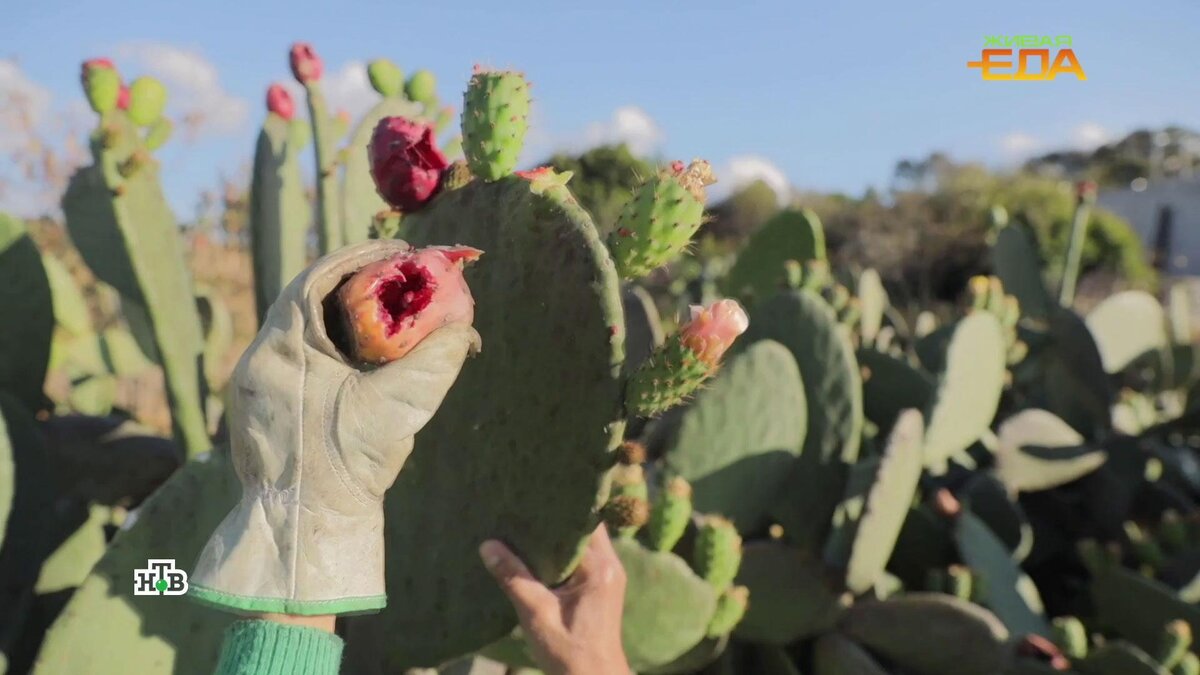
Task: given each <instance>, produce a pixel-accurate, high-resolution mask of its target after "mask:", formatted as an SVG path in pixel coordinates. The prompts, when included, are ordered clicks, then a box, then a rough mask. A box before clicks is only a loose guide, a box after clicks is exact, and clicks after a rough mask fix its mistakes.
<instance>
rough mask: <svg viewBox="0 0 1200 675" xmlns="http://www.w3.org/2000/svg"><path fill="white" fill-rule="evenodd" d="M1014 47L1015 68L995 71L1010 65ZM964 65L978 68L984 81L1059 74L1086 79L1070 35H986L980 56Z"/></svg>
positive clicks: (1055, 75) (1011, 64) (1033, 77)
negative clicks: (1007, 70) (1051, 54)
mask: <svg viewBox="0 0 1200 675" xmlns="http://www.w3.org/2000/svg"><path fill="white" fill-rule="evenodd" d="M1013 47H1017V63H1016V70H1012V71H1010V72H996V71H998V70H1004V69H1011V68H1013V61H1012V58H1011V57H1012V55H1013V50H1012V48H1013ZM993 48H995V49H993ZM1051 51H1054V56H1053V58H1051V56H1050V52H1051ZM1005 57H1008V58H1005ZM967 67H968V68H978V69H979V74H980V75H982V76H983V79H985V80H1053V79H1054V78H1056V77H1058V76H1059V75H1074V76H1075V77H1076V78H1077V79H1079V80H1086V79H1087V74H1086V73H1084V72H1083V66H1082V65H1080V63H1079V59H1078V58H1077V57H1076V56H1075V50H1074V49H1072V48H1071V36H1070V35H1057V36H1054V37H1050V36H1049V35H986V36H984V38H983V52H982V53H981V54H980V59H979V60H978V61H968V62H967Z"/></svg>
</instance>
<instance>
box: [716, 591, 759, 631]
mask: <svg viewBox="0 0 1200 675" xmlns="http://www.w3.org/2000/svg"><path fill="white" fill-rule="evenodd" d="M749 598H750V589H748V588H746V587H745V586H734V587H732V588H727V589H725V592H724V593H722V594H721V596H720V597H719V598H717V609H716V611H715V612H714V613H713V617H712V620H711V621H709V623H708V637H710V638H715V637H721V636H722V635H728V634H729V633H730V632H731V631H732V630H733V629H734V627H735V626H737V625H738V622H739V621H741V620H742V617H743V616H745V615H746V605H747V604H748V602H749Z"/></svg>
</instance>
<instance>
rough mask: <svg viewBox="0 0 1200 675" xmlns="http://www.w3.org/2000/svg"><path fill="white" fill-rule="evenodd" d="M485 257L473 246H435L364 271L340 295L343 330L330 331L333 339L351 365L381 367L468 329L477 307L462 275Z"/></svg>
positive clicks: (340, 289)
mask: <svg viewBox="0 0 1200 675" xmlns="http://www.w3.org/2000/svg"><path fill="white" fill-rule="evenodd" d="M481 255H483V251H480V250H478V249H474V248H471V247H469V246H431V247H429V248H424V249H412V250H409V251H406V252H404V253H400V254H397V255H394V256H392V257H390V258H387V259H385V260H380V261H379V262H376V263H372V264H370V265H367V266H366V267H363V268H362V269H361V270H359V271H358V272H357V273H355V274H354V275H353V276H351V277H349V278H348V279H347V280H346V281H345V282H344V283H343V284H342V285H341V286H340V287H339V289H338V291H337V304H338V305H339V308H340V312H339V314H340V318H341V321H342V325H341V329H342V330H341V331H340V333H339V331H338V328H339V327H337V326H331V327H330V329H331V334H332V335H340V336H341V338H342V340H341V341H340V342H341V343H342V344H341V345H340V346H341V347H342V349H343V351H345V352H347V355H348V356H350V357H351V358H352V359H353V360H355V361H359V362H363V363H370V364H377V365H379V364H384V363H389V362H391V361H395V360H396V359H399V358H400V357H402V356H404V355H405V354H407V353H408V352H410V351H411V350H412V349H413V348H414V347H416V346H417V344H418V343H420V342H421V340H422V339H424V338H425V336H427V335H429V334H430V333H432V332H433V331H434V330H436V329H438V328H441V327H442V326H444V325H447V324H451V323H464V324H470V323H471V322H472V321H473V320H474V318H475V301H474V300H473V299H472V298H471V291H470V289H468V288H467V283H466V281H465V280H464V279H463V276H462V269H463V265H464V264H466V263H470V262H474V261H475V260H477V259H479V256H481ZM335 342H338V340H335Z"/></svg>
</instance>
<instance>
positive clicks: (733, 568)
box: [692, 516, 742, 592]
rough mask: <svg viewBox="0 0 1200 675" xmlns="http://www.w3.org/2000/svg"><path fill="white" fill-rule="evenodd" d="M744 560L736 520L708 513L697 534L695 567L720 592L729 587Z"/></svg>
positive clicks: (693, 552) (693, 565)
mask: <svg viewBox="0 0 1200 675" xmlns="http://www.w3.org/2000/svg"><path fill="white" fill-rule="evenodd" d="M741 564H742V537H741V535H739V534H738V531H737V528H735V527H734V526H733V523H731V522H729V521H728V520H726V519H724V518H722V517H720V516H707V517H705V519H704V522H703V523H701V525H700V531H699V532H698V533H697V534H696V545H695V549H694V550H693V551H692V567H693V568H695V570H696V574H698V575H700V578H702V579H704V580H705V581H707V582H708V585H710V586H712V587H713V588H714V589H715V590H717V591H718V592H722V591H724V590H725V589H727V588H729V585H730V584H732V583H733V580H734V578H735V577H737V572H738V567H740V566H741Z"/></svg>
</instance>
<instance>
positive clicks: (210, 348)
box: [196, 286, 234, 391]
mask: <svg viewBox="0 0 1200 675" xmlns="http://www.w3.org/2000/svg"><path fill="white" fill-rule="evenodd" d="M196 311H198V312H199V313H200V324H201V328H203V330H204V377H205V379H206V380H207V381H208V388H209V390H210V391H221V390H222V389H223V388H224V387H225V380H224V377H225V375H226V373H225V360H226V356H227V354H228V352H229V350H230V349H231V348H232V347H233V340H234V334H233V314H232V313H231V312H230V311H229V306H228V305H226V304H225V301H224V300H222V299H221V296H220V295H218V294H217V293H216V292H215V291H213V289H211V288H206V287H199V286H198V287H197V288H196Z"/></svg>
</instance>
